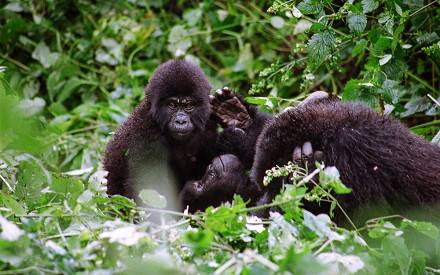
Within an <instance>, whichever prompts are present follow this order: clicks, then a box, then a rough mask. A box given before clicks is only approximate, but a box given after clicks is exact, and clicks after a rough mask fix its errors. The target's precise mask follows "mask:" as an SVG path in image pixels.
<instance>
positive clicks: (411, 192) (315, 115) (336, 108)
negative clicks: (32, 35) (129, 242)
mask: <svg viewBox="0 0 440 275" xmlns="http://www.w3.org/2000/svg"><path fill="white" fill-rule="evenodd" d="M231 117H232V116H231ZM265 124H266V125H265V126H264V128H263V130H262V132H261V134H260V135H259V137H258V141H257V145H256V153H255V159H254V162H253V165H252V169H251V175H250V178H248V177H247V176H246V174H245V173H244V172H239V171H238V170H239V168H238V167H239V163H237V162H236V161H235V166H230V165H229V166H224V167H226V171H225V168H224V169H223V172H222V173H217V180H210V181H206V182H205V181H203V180H202V181H200V182H198V183H197V184H196V185H193V186H196V187H197V188H188V189H187V191H188V192H192V193H193V194H196V196H197V197H198V199H199V201H205V202H206V201H209V199H208V200H207V199H206V198H208V197H209V192H204V193H201V192H199V191H200V190H217V189H219V188H221V186H217V185H218V184H220V185H223V184H224V187H225V189H231V190H235V192H236V193H239V194H240V195H242V196H244V197H245V199H250V200H251V202H252V203H253V204H264V203H269V202H271V200H272V199H273V198H274V196H275V195H277V194H278V193H279V191H280V188H281V181H275V182H273V183H271V184H270V185H269V186H267V187H266V186H263V178H264V176H265V171H266V170H268V169H270V168H272V167H274V166H277V165H284V164H286V163H287V162H288V161H291V160H294V161H298V160H300V159H303V158H309V162H313V160H314V159H319V160H320V161H323V162H324V163H325V164H326V165H327V166H336V167H337V168H338V170H339V172H340V175H341V180H342V181H343V182H344V183H345V184H346V185H347V186H348V187H350V188H352V190H353V191H352V193H351V194H348V195H339V196H337V198H338V200H339V202H340V204H341V205H342V207H343V208H344V209H345V210H346V211H347V212H349V213H353V211H355V210H358V209H360V208H363V207H374V205H378V206H387V207H390V208H391V211H392V212H394V213H396V212H397V213H405V211H407V210H409V209H412V208H422V209H430V208H431V206H434V205H436V204H440V147H438V146H435V145H433V144H431V143H429V142H427V141H425V140H423V139H422V138H420V137H417V136H415V135H413V134H411V133H410V132H409V131H408V129H407V128H406V127H405V126H404V125H402V124H401V123H400V122H399V121H398V120H396V119H393V118H390V117H388V116H384V115H381V114H379V113H377V112H375V111H373V110H371V109H369V108H368V107H365V106H363V105H361V104H356V103H343V102H340V101H338V100H336V99H334V98H326V97H325V96H323V95H322V93H315V94H314V95H312V96H311V97H310V98H308V99H307V100H306V103H304V104H301V105H300V106H299V107H297V108H294V109H289V110H287V111H285V112H283V113H281V114H280V115H279V116H277V117H275V118H273V119H268V120H266V121H265ZM312 145H313V148H314V150H313V149H312ZM225 158H227V159H231V157H230V156H224V157H223V159H224V160H223V162H227V161H228V160H227V159H225ZM229 161H231V160H229ZM227 167H234V169H233V172H231V173H229V172H228V171H227V170H228V169H227ZM231 171H232V169H231ZM204 179H205V178H204ZM233 182H235V183H233ZM243 185H244V186H243ZM223 194H226V192H225V193H223ZM231 198H232V196H230V195H229V197H228V196H227V195H224V197H223V201H226V200H231ZM217 200H221V198H220V197H217ZM217 204H218V202H217ZM206 206H208V204H206V203H205V205H203V207H206ZM203 207H201V206H200V205H198V208H203ZM306 207H310V210H312V211H319V212H321V211H327V210H328V208H327V207H328V205H327V206H326V205H321V206H320V207H317V206H316V205H313V204H307V205H306ZM425 207H426V208H425ZM340 219H341V217H339V220H340Z"/></svg>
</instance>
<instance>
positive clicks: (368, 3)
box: [362, 0, 379, 13]
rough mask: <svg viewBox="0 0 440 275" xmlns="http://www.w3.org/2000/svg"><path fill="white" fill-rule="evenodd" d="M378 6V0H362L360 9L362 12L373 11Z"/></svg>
mask: <svg viewBox="0 0 440 275" xmlns="http://www.w3.org/2000/svg"><path fill="white" fill-rule="evenodd" d="M378 7H379V2H378V1H376V0H362V9H363V11H364V13H369V12H372V11H374V10H375V9H377V8H378Z"/></svg>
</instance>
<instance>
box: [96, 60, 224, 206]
mask: <svg viewBox="0 0 440 275" xmlns="http://www.w3.org/2000/svg"><path fill="white" fill-rule="evenodd" d="M210 89H211V86H210V84H209V82H208V80H207V79H206V77H205V75H204V74H203V72H202V71H201V70H200V68H198V67H197V66H195V65H193V64H190V63H187V62H184V61H178V60H173V61H169V62H166V63H164V64H162V65H161V66H160V67H159V68H158V69H157V70H156V72H155V73H154V75H153V76H152V78H151V80H150V82H149V84H148V86H147V87H146V90H145V92H146V98H145V100H143V101H142V102H141V103H140V104H139V106H137V108H136V109H135V110H134V112H133V113H132V114H131V115H130V117H129V118H128V119H127V121H125V122H124V123H123V124H122V125H121V126H120V127H119V129H118V130H117V132H116V134H115V136H114V137H113V139H112V140H111V141H110V143H109V144H108V146H107V150H106V153H105V156H104V168H105V169H106V170H107V171H108V172H109V174H108V191H107V193H108V194H109V195H114V194H121V195H124V196H127V197H129V198H136V196H137V192H138V190H137V188H136V186H137V185H138V183H139V181H141V182H142V183H147V184H150V183H151V184H152V183H155V184H156V185H155V186H156V187H157V182H160V184H161V185H167V184H172V185H173V186H174V187H176V189H177V191H178V190H180V189H181V188H182V187H183V185H184V184H185V182H187V181H190V180H197V179H200V178H201V177H202V175H203V174H204V171H205V168H206V166H207V165H208V163H209V162H210V161H211V160H212V158H213V157H214V156H215V155H216V154H217V153H218V152H217V151H218V150H217V148H216V147H215V140H216V139H217V132H216V130H217V128H216V127H217V126H216V124H215V123H214V122H213V121H212V120H210V119H209V117H210V114H211V111H210V107H209V99H208V95H209V92H210ZM173 96H189V97H191V98H192V100H194V101H195V102H197V103H198V105H197V106H196V107H195V109H194V111H192V113H191V115H190V116H191V121H192V122H193V124H194V126H195V130H194V132H193V133H192V135H191V137H190V138H189V139H187V140H185V141H175V140H173V139H172V138H170V136H169V135H168V133H167V130H166V125H167V123H168V121H169V119H170V118H169V115H168V114H167V113H166V112H165V111H164V110H165V108H164V107H162V105H163V104H164V101H165V100H166V99H168V98H170V97H173ZM213 141H214V142H213Z"/></svg>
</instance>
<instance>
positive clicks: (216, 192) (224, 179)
mask: <svg viewBox="0 0 440 275" xmlns="http://www.w3.org/2000/svg"><path fill="white" fill-rule="evenodd" d="M244 171H245V170H244V167H243V165H242V163H241V162H240V160H239V159H238V158H237V157H236V156H235V155H232V154H226V155H221V156H218V157H215V158H214V159H213V160H212V162H211V163H210V164H209V165H208V167H207V168H206V172H205V174H204V175H203V177H202V179H201V180H199V181H191V182H188V183H187V184H185V186H184V188H183V189H182V191H181V192H180V198H181V201H182V203H183V206H184V207H186V206H188V207H189V211H190V212H195V211H197V210H200V211H203V210H205V209H206V208H207V207H208V206H211V205H212V206H215V207H217V206H219V205H220V204H221V203H222V202H225V201H229V200H230V199H231V198H232V197H233V196H234V194H240V195H241V196H242V197H248V196H249V195H248V194H247V192H246V191H247V190H245V189H246V187H247V186H248V177H247V176H246V174H245V172H244Z"/></svg>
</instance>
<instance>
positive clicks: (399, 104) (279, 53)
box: [0, 0, 440, 274]
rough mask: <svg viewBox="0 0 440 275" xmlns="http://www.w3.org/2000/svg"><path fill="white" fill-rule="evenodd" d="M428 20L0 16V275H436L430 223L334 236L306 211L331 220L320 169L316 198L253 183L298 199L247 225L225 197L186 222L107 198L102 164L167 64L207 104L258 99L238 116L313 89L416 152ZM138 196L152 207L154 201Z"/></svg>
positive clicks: (133, 5) (101, 8) (88, 10)
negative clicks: (314, 205) (183, 62)
mask: <svg viewBox="0 0 440 275" xmlns="http://www.w3.org/2000/svg"><path fill="white" fill-rule="evenodd" d="M438 7H439V4H438V1H434V0H433V1H429V2H428V3H424V1H417V0H415V1H406V0H405V1H376V0H362V1H348V2H341V3H339V2H333V1H323V0H306V1H300V2H292V1H288V2H281V1H276V2H274V3H273V5H272V6H268V5H267V4H266V3H265V1H259V2H256V3H250V2H248V1H234V2H231V1H225V2H223V1H203V2H200V3H195V4H192V3H191V4H190V3H186V2H185V1H177V3H175V1H170V3H168V1H142V0H130V1H122V0H121V1H95V2H90V1H86V0H80V1H68V0H60V1H53V0H48V1H29V0H8V1H7V2H6V3H2V4H1V6H0V45H1V48H0V110H1V111H0V186H1V188H0V270H2V271H0V273H1V274H17V273H26V274H28V273H31V274H33V273H81V272H82V273H96V274H111V273H114V272H120V271H122V272H126V273H127V274H138V273H140V274H141V273H148V274H154V273H155V272H156V273H160V274H163V273H165V274H168V273H170V274H171V273H173V274H176V273H196V272H199V273H212V272H216V273H217V274H220V273H225V272H226V273H231V272H237V273H240V272H241V273H243V274H249V273H268V272H285V271H287V272H292V273H298V274H310V273H325V272H328V273H332V272H333V273H337V272H339V273H355V272H359V273H368V274H369V273H372V272H377V273H383V274H393V273H401V274H410V273H417V274H418V273H423V272H432V273H435V272H437V273H438V272H439V270H436V269H434V268H439V267H438V266H436V265H435V264H436V263H437V265H438V259H439V256H438V254H439V250H440V248H439V247H440V244H439V231H438V228H437V227H435V226H433V225H431V224H429V223H423V222H415V221H410V220H407V219H403V218H402V217H392V218H391V219H386V218H384V219H374V220H370V221H369V222H368V223H367V224H366V225H365V227H363V228H358V229H355V230H347V229H342V228H338V227H336V226H335V225H334V224H333V223H332V222H331V221H330V219H329V217H328V216H327V215H319V216H315V215H313V214H311V213H309V212H307V211H304V210H303V209H302V206H303V202H304V201H305V200H308V201H325V200H327V201H330V202H331V209H332V211H333V210H335V209H338V207H339V206H338V203H337V201H336V200H335V199H334V197H333V196H331V193H330V191H331V190H333V192H336V193H346V192H349V190H347V189H346V188H345V186H344V185H343V184H341V183H340V181H338V179H337V178H338V177H337V172H336V171H335V170H334V169H333V168H330V167H327V168H325V169H324V167H320V168H319V169H318V170H317V171H315V173H319V175H320V177H321V182H320V185H315V187H314V188H307V187H306V186H305V183H307V182H309V181H310V180H311V177H310V176H307V173H305V171H302V170H299V168H298V167H292V166H287V167H282V168H278V169H275V170H272V172H269V174H268V181H267V182H268V184H270V178H273V177H278V176H283V175H284V176H286V175H288V174H295V175H296V176H295V177H293V178H292V181H293V182H294V183H295V184H290V185H286V188H285V190H284V191H283V192H282V193H281V194H280V195H279V196H278V197H277V198H276V199H275V201H274V202H273V203H272V204H271V205H269V206H277V207H279V208H281V209H283V210H285V211H286V214H284V215H279V214H272V215H271V217H270V219H268V220H264V221H261V220H258V219H255V218H251V217H247V213H249V211H251V210H256V209H248V208H246V205H245V203H244V202H243V201H242V200H241V199H240V198H238V197H237V198H236V199H235V200H234V202H233V203H232V204H231V205H226V206H223V207H219V208H216V209H214V208H210V209H208V210H207V211H206V212H205V213H200V214H197V215H188V214H182V213H174V212H169V211H166V210H161V209H157V208H155V209H152V208H140V207H137V206H136V205H135V204H134V203H133V202H132V201H130V200H127V199H126V198H123V197H118V196H115V197H112V198H108V197H107V196H106V195H105V192H104V189H103V186H104V185H105V179H104V175H105V172H104V171H102V170H101V169H100V166H99V160H100V156H101V154H102V150H103V148H104V147H105V144H106V142H107V141H108V139H109V133H110V132H111V131H112V130H113V129H114V128H115V127H116V126H117V125H118V124H120V123H121V122H122V121H123V120H124V119H125V118H126V117H127V115H128V113H129V112H130V111H131V110H132V108H133V107H134V105H136V103H137V102H138V101H139V100H140V99H141V98H142V97H143V87H144V85H145V83H146V82H147V80H148V78H149V77H150V76H151V74H152V72H153V71H154V69H155V68H156V67H157V65H158V64H160V63H162V62H163V61H165V60H167V59H169V58H176V57H178V58H184V59H187V60H191V61H193V62H196V63H198V64H200V65H201V66H202V68H203V70H204V71H205V72H206V73H207V75H208V77H209V79H210V82H211V83H212V84H213V87H215V88H217V87H221V86H224V85H228V86H230V87H233V88H235V89H237V90H238V91H240V92H243V93H246V91H249V94H256V93H260V94H261V96H254V95H252V96H248V97H247V100H248V101H249V102H252V103H255V104H257V105H260V107H261V108H264V109H267V110H270V111H278V110H280V109H281V108H284V107H286V106H287V105H291V104H294V103H296V102H298V101H299V100H301V99H302V98H304V97H305V96H306V94H307V93H308V92H309V91H312V90H316V89H323V90H328V91H332V92H333V93H337V94H341V93H342V97H343V98H344V99H348V100H363V101H365V102H367V103H368V104H370V105H371V106H373V107H374V108H377V109H379V110H381V111H385V112H392V113H393V114H395V115H397V116H401V117H407V118H406V120H407V122H408V123H411V125H415V127H414V130H415V132H416V133H418V134H421V135H424V136H426V137H428V138H431V137H432V136H434V135H435V133H437V132H438V130H439V127H438V125H439V124H440V123H439V120H438V118H437V116H438V112H439V109H440V108H439V107H436V104H438V103H435V100H437V101H439V99H438V97H439V94H440V93H439V90H438V87H439V86H440V82H439V78H438V74H439V71H440V70H439V66H440V65H439V60H440V59H439V55H440V50H439V44H438V43H439V40H440V38H439V31H440V30H439V26H440V24H439V22H440V13H439V8H438ZM267 10H269V13H267V12H266V11H267ZM428 94H429V96H430V98H428V97H427V95H428ZM433 141H436V142H438V143H440V132H439V133H438V134H437V136H436V137H435V138H434V139H433ZM312 174H313V173H312ZM142 197H143V198H144V199H145V201H146V202H147V203H150V204H151V203H153V205H154V206H156V207H159V206H163V205H164V203H165V202H164V201H163V200H161V199H160V197H159V196H158V195H157V194H156V193H154V192H152V191H151V190H148V191H145V192H144V193H143V194H142ZM330 214H331V213H330ZM150 215H152V216H155V215H159V216H160V219H162V223H161V224H160V225H158V224H157V223H153V222H151V220H155V219H156V218H154V217H150ZM135 221H136V223H134V222H135ZM391 221H392V222H393V223H391ZM414 236H417V238H415V239H412V240H411V238H410V237H414ZM413 243H416V244H417V243H422V244H423V245H424V246H425V249H420V248H419V247H415V246H413ZM423 245H422V246H423ZM426 247H429V248H432V249H426ZM436 259H437V262H436ZM429 261H433V263H431V262H429Z"/></svg>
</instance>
